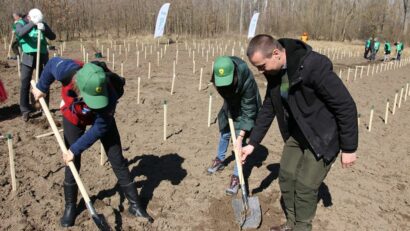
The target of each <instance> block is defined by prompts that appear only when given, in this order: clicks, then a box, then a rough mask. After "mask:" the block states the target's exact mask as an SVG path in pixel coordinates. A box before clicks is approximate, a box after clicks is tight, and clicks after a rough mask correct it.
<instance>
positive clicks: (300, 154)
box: [279, 137, 336, 231]
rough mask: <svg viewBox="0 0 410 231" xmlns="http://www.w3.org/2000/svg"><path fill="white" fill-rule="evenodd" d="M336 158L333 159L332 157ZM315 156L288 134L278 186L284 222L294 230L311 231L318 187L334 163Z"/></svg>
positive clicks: (281, 161)
mask: <svg viewBox="0 0 410 231" xmlns="http://www.w3.org/2000/svg"><path fill="white" fill-rule="evenodd" d="M334 159H336V158H334ZM334 159H333V161H331V162H327V161H324V160H323V158H320V159H317V158H316V156H315V155H314V154H313V153H312V152H311V151H310V150H309V149H308V148H305V147H301V146H300V145H299V143H298V142H297V141H296V140H295V139H294V138H293V137H290V138H289V139H288V140H287V141H286V143H285V147H284V148H283V154H282V158H281V160H280V170H279V186H280V190H281V193H282V198H283V202H284V205H285V212H286V219H287V225H288V226H290V227H293V228H294V230H295V231H299V230H312V220H313V218H314V216H315V213H316V207H317V197H318V189H319V186H320V185H321V183H322V182H323V180H324V179H325V177H326V175H327V173H328V172H329V170H330V167H331V165H332V163H333V162H334Z"/></svg>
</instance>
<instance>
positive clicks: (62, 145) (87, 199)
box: [31, 80, 91, 203]
mask: <svg viewBox="0 0 410 231" xmlns="http://www.w3.org/2000/svg"><path fill="white" fill-rule="evenodd" d="M31 86H32V87H33V88H35V87H36V82H35V81H34V80H31ZM39 101H40V104H41V107H42V108H43V111H44V113H45V114H46V117H47V120H48V123H49V124H50V126H51V129H52V130H53V132H54V136H55V137H56V139H57V142H58V144H59V145H60V149H61V151H62V152H63V153H67V152H68V150H67V147H66V146H65V143H64V141H63V138H62V137H61V135H60V133H59V132H58V128H57V126H56V124H55V122H54V120H53V117H52V116H51V113H50V110H49V109H48V107H47V104H46V101H45V100H44V98H43V97H41V98H40V99H39ZM68 167H70V170H71V172H72V173H73V176H74V178H75V182H76V183H77V185H78V188H79V189H80V192H81V195H82V196H83V198H84V201H85V202H86V203H89V202H90V201H91V200H90V197H89V196H88V194H87V191H86V190H85V188H84V184H83V182H82V181H81V178H80V176H79V175H78V172H77V169H76V168H75V166H74V163H73V162H72V161H70V162H68Z"/></svg>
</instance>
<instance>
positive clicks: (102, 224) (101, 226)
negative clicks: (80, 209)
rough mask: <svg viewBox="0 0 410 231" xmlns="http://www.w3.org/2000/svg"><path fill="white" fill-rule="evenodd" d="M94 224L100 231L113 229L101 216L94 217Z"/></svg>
mask: <svg viewBox="0 0 410 231" xmlns="http://www.w3.org/2000/svg"><path fill="white" fill-rule="evenodd" d="M92 218H93V220H94V223H95V224H96V225H97V227H98V229H99V230H101V231H111V227H110V226H109V225H108V223H107V220H106V219H105V217H104V216H103V215H101V214H95V215H92Z"/></svg>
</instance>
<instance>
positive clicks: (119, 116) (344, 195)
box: [0, 38, 410, 230]
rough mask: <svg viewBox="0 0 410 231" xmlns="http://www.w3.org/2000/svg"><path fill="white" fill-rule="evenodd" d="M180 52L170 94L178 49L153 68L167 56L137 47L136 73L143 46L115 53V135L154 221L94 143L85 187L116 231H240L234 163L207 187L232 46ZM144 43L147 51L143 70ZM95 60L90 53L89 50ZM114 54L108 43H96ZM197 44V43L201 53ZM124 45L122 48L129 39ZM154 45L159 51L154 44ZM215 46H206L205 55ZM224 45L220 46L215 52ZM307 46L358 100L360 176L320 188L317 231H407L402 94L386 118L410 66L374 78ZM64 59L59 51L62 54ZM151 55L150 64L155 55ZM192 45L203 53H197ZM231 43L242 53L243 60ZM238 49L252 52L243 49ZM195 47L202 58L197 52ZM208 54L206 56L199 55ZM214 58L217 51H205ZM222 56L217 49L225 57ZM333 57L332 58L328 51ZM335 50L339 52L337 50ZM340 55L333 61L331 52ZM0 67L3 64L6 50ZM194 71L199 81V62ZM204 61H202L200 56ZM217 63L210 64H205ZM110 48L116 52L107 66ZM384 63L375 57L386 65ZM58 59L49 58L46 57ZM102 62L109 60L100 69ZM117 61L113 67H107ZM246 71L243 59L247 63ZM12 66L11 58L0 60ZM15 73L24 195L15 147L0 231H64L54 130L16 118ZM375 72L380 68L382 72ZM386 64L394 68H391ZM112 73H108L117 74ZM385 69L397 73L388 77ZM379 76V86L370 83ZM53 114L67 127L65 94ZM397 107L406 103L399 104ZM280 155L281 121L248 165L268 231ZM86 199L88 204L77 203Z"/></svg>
mask: <svg viewBox="0 0 410 231" xmlns="http://www.w3.org/2000/svg"><path fill="white" fill-rule="evenodd" d="M187 41H188V43H187V46H185V40H183V41H181V42H179V43H178V49H179V55H178V64H177V67H176V75H177V76H176V81H175V90H174V94H173V95H171V94H170V89H171V79H172V69H173V68H172V63H173V59H174V58H175V55H176V49H177V45H176V44H175V43H173V44H170V45H169V46H168V47H167V51H166V54H164V55H163V56H164V57H163V58H162V59H160V66H157V51H159V52H160V53H159V54H161V50H160V49H161V48H162V49H163V52H164V51H165V48H164V44H160V47H158V46H157V45H155V42H153V41H148V40H146V38H138V43H137V44H138V49H139V50H140V58H139V62H140V66H139V67H137V66H136V64H137V55H136V51H137V49H136V46H135V43H136V42H135V38H134V39H128V40H127V41H126V44H127V47H128V44H130V45H129V46H130V51H129V52H128V53H127V57H126V54H125V52H124V47H123V46H122V53H121V54H120V53H119V47H118V46H117V48H116V50H117V51H116V52H115V56H116V61H115V64H116V65H115V70H116V71H117V72H120V63H121V62H124V76H125V77H126V79H127V85H126V93H125V95H124V96H123V97H122V98H121V99H120V102H119V105H118V107H117V112H116V120H117V125H118V126H119V130H120V135H121V137H122V145H123V150H124V156H125V157H126V158H127V159H128V160H129V169H130V170H131V173H132V175H133V177H135V180H136V181H137V182H138V190H139V192H140V194H141V195H142V198H143V202H144V203H145V204H146V206H147V209H148V211H149V212H150V213H151V214H152V215H153V217H154V219H155V222H154V223H153V224H149V223H147V222H144V221H139V220H138V219H135V218H133V217H130V216H129V215H128V214H127V211H126V209H127V208H128V205H127V202H126V200H125V201H124V197H123V196H122V195H120V193H119V188H118V186H116V178H115V176H114V174H113V172H112V170H111V168H110V166H109V164H108V163H105V164H104V166H101V165H100V164H99V163H100V154H99V150H100V144H99V143H96V144H95V145H94V146H93V147H92V148H91V149H90V150H87V151H86V152H85V153H83V159H82V163H83V164H82V169H81V177H82V180H83V182H84V183H85V186H86V188H87V190H88V192H89V194H90V196H91V198H92V200H93V202H94V206H95V208H96V210H97V211H98V212H99V213H102V214H103V215H104V216H105V217H106V218H107V220H108V222H109V224H110V225H111V226H112V227H113V228H114V229H116V230H238V229H239V228H238V225H237V224H236V223H235V222H234V217H233V211H232V207H231V199H232V198H231V197H228V196H226V195H225V193H224V191H225V188H226V187H227V186H228V183H229V177H230V174H232V170H233V165H234V161H232V158H229V161H228V167H227V168H226V169H225V170H224V171H222V172H220V173H217V174H215V175H212V176H209V175H207V174H206V172H205V170H206V168H207V167H208V166H209V164H210V163H211V159H212V158H214V157H215V155H216V148H217V144H218V136H219V135H218V126H217V123H215V120H216V115H217V112H218V111H219V108H220V107H221V105H222V99H221V97H218V96H217V95H216V92H215V90H214V88H213V87H212V86H208V81H209V79H210V72H211V65H212V63H211V62H212V60H213V59H214V57H213V56H212V47H214V55H215V56H216V55H217V54H220V53H219V52H220V51H221V50H224V49H225V46H226V51H225V54H229V55H231V53H232V46H233V41H230V42H229V44H227V42H224V43H223V44H222V43H221V42H222V40H220V39H219V40H211V41H209V43H208V40H201V41H195V42H193V41H192V40H187ZM142 42H143V43H144V46H145V47H146V48H147V50H146V51H147V59H144V51H142ZM83 43H84V45H85V46H86V49H87V51H88V52H90V60H91V56H93V54H94V53H93V49H92V44H95V41H88V42H85V41H84V42H83ZM99 43H100V44H99V45H100V46H101V44H104V56H105V53H106V48H107V47H110V43H109V42H108V41H102V40H100V41H99ZM194 43H195V44H194ZM117 44H122V45H123V40H118V41H117ZM152 44H154V45H152ZM208 44H209V45H208ZM215 44H218V45H215ZM311 44H312V45H313V46H314V47H315V49H317V50H318V49H321V52H322V53H323V52H327V53H326V54H327V55H329V57H332V58H333V56H335V58H334V67H335V72H336V73H337V74H339V70H340V69H342V78H343V80H344V82H345V84H346V85H347V86H348V88H349V90H350V92H351V94H352V95H353V97H354V99H355V101H356V104H357V107H358V110H359V113H360V114H361V117H360V126H359V129H360V136H359V141H360V143H359V150H358V156H359V159H358V162H357V163H356V165H355V166H354V167H353V168H350V169H347V170H346V169H342V168H341V164H340V161H337V162H336V163H335V165H334V166H333V168H332V170H331V172H330V173H329V175H328V177H327V178H326V180H325V182H324V184H323V185H322V186H321V188H320V198H319V200H318V210H317V215H316V218H315V220H314V223H313V225H314V230H409V229H410V197H409V195H410V187H409V175H410V168H409V167H410V144H409V135H410V129H409V128H410V118H409V112H410V102H409V100H410V99H409V98H408V97H407V100H406V101H405V98H404V95H405V92H404V93H403V97H402V101H401V107H400V108H396V113H395V115H392V114H391V113H389V120H388V124H387V125H385V124H384V113H385V107H386V100H387V99H389V100H390V111H391V110H392V107H393V106H392V105H393V100H394V94H395V92H396V90H399V96H400V90H401V88H402V87H404V91H406V84H407V83H409V82H410V77H409V75H408V73H409V71H410V67H409V66H408V65H403V66H402V67H400V68H396V67H398V66H392V65H390V66H384V67H383V68H384V70H383V71H382V72H380V67H375V68H377V70H378V72H377V73H376V70H374V71H372V68H373V66H370V67H371V69H370V70H369V72H370V74H369V76H367V67H368V63H367V62H366V60H364V59H363V58H362V57H361V56H362V46H361V45H360V46H358V45H352V44H346V43H331V42H318V41H313V42H311ZM54 45H57V48H59V43H55V44H54ZM151 45H152V49H153V52H152V54H151V52H150V47H151ZM194 46H195V47H196V48H194ZM238 46H239V42H238V41H236V42H235V50H234V52H235V54H236V55H238V56H241V54H240V49H239V48H238ZM241 46H243V48H244V49H246V46H245V42H244V40H242V42H241ZM198 47H199V48H198ZM202 47H203V48H202ZM209 47H210V48H209ZM217 47H218V48H217ZM325 47H326V48H328V50H326V49H323V48H325ZM329 48H330V49H335V50H329ZM336 48H337V50H340V52H342V51H344V54H343V53H340V52H339V54H338V55H336V53H334V54H332V52H335V51H337V50H336ZM0 49H1V51H0V52H1V56H0V57H6V52H5V51H4V49H3V47H1V48H0ZM191 49H192V50H193V49H195V67H196V71H195V74H193V62H192V56H193V54H190V55H189V54H188V53H189V51H190V50H191ZM202 51H203V52H204V55H203V56H202ZM207 51H208V52H209V53H208V57H209V61H208V62H207V61H206V53H207ZM112 53H113V49H111V48H110V56H111V55H112ZM381 53H382V52H379V54H378V58H379V59H380V58H382V57H381V56H382V54H381ZM52 55H53V51H51V54H50V56H52ZM63 56H64V57H69V58H77V59H82V53H81V52H80V43H79V42H72V43H67V48H66V50H65V52H64V55H63ZM404 57H408V56H407V54H405V55H404ZM103 60H106V59H103ZM111 60H112V58H110V61H111ZM245 60H246V58H245ZM3 61H5V58H3ZM148 62H151V78H150V79H148V77H147V76H148ZM8 63H9V65H10V67H9V68H6V67H5V65H4V63H3V62H2V63H1V64H0V78H1V80H2V81H3V82H4V84H5V86H6V88H7V90H8V92H9V95H10V96H9V100H8V101H7V102H6V103H5V104H2V105H0V121H1V122H0V132H1V133H2V134H5V133H11V134H13V136H14V139H13V142H14V148H15V153H16V157H15V163H16V177H17V191H16V192H13V191H12V188H11V180H10V168H9V158H8V150H7V143H6V142H5V141H0V151H1V157H0V186H1V187H0V199H1V202H0V220H1V223H0V230H60V229H61V228H60V227H59V218H60V216H61V215H62V212H63V206H64V205H63V195H62V194H63V188H62V183H63V173H64V171H63V170H64V165H63V162H62V158H61V152H60V149H59V147H58V144H57V142H56V140H55V138H54V137H52V136H50V137H46V138H42V139H36V138H34V136H35V135H39V134H43V133H46V132H49V131H51V129H50V128H49V127H48V125H47V121H46V120H45V118H44V117H37V118H35V119H33V120H31V121H30V122H28V123H24V122H22V120H21V118H20V115H19V108H18V97H19V87H20V82H19V77H18V75H17V67H16V65H17V63H16V62H15V61H8ZM377 63H379V62H377ZM390 63H392V64H393V63H395V62H394V61H392V62H390ZM111 65H112V62H109V67H111ZM356 65H360V66H361V65H363V66H366V68H364V71H363V73H362V78H360V77H359V74H360V70H361V69H360V68H359V71H358V73H357V78H356V80H355V81H354V82H351V80H353V79H354V72H355V71H350V82H347V81H346V78H347V71H346V70H347V68H353V70H354V69H355V66H356ZM201 67H202V68H204V69H203V80H202V90H201V91H198V83H199V76H200V68H201ZM386 68H389V69H390V70H385V69H386ZM252 70H253V71H254V73H255V75H256V79H257V82H258V85H259V87H260V92H261V95H262V96H264V94H265V88H266V87H265V84H264V83H265V80H264V78H263V76H261V75H260V74H257V72H256V70H255V69H254V68H252ZM372 72H373V75H372ZM138 77H141V103H140V104H137V89H138V87H137V84H138V81H137V78H138ZM210 92H213V106H212V119H211V122H212V123H211V126H210V127H208V126H207V116H208V99H209V93H210ZM51 96H52V97H51V98H52V99H51V105H50V108H51V109H53V112H54V116H55V118H58V119H59V120H61V116H60V113H59V111H58V110H57V109H58V105H59V102H60V86H59V84H54V85H53V88H52V92H51ZM164 100H166V101H167V105H168V123H169V124H168V126H167V140H166V141H163V101H164ZM397 104H398V103H397ZM372 105H374V110H375V111H374V119H373V125H372V130H371V132H369V131H367V127H368V123H369V122H368V121H369V115H370V108H371V106H372ZM282 147H283V141H282V139H281V137H280V134H279V131H278V127H277V124H276V122H274V123H273V126H272V128H271V129H270V131H269V132H268V134H267V136H266V137H265V139H264V141H263V142H262V147H261V148H260V149H259V150H257V153H256V154H254V155H253V156H252V160H251V161H248V164H249V165H248V166H246V176H247V177H248V182H249V191H250V192H251V193H252V194H253V195H254V196H258V197H259V200H260V202H261V207H262V215H263V220H262V224H261V226H260V228H259V229H260V230H267V229H268V228H269V227H270V226H272V225H274V224H275V225H277V224H280V223H282V222H284V221H285V219H284V215H283V212H282V209H281V207H280V203H279V200H280V191H279V186H278V181H277V177H278V171H279V160H280V156H281V151H282ZM79 198H81V197H80V196H79ZM95 229H96V228H95V226H94V223H93V222H92V220H91V219H90V218H89V214H88V211H87V210H86V208H85V206H84V202H83V201H82V200H81V202H80V209H79V215H78V217H77V219H76V222H75V226H74V227H73V228H70V229H69V230H95Z"/></svg>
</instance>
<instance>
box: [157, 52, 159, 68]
mask: <svg viewBox="0 0 410 231" xmlns="http://www.w3.org/2000/svg"><path fill="white" fill-rule="evenodd" d="M157 67H159V51H157Z"/></svg>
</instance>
